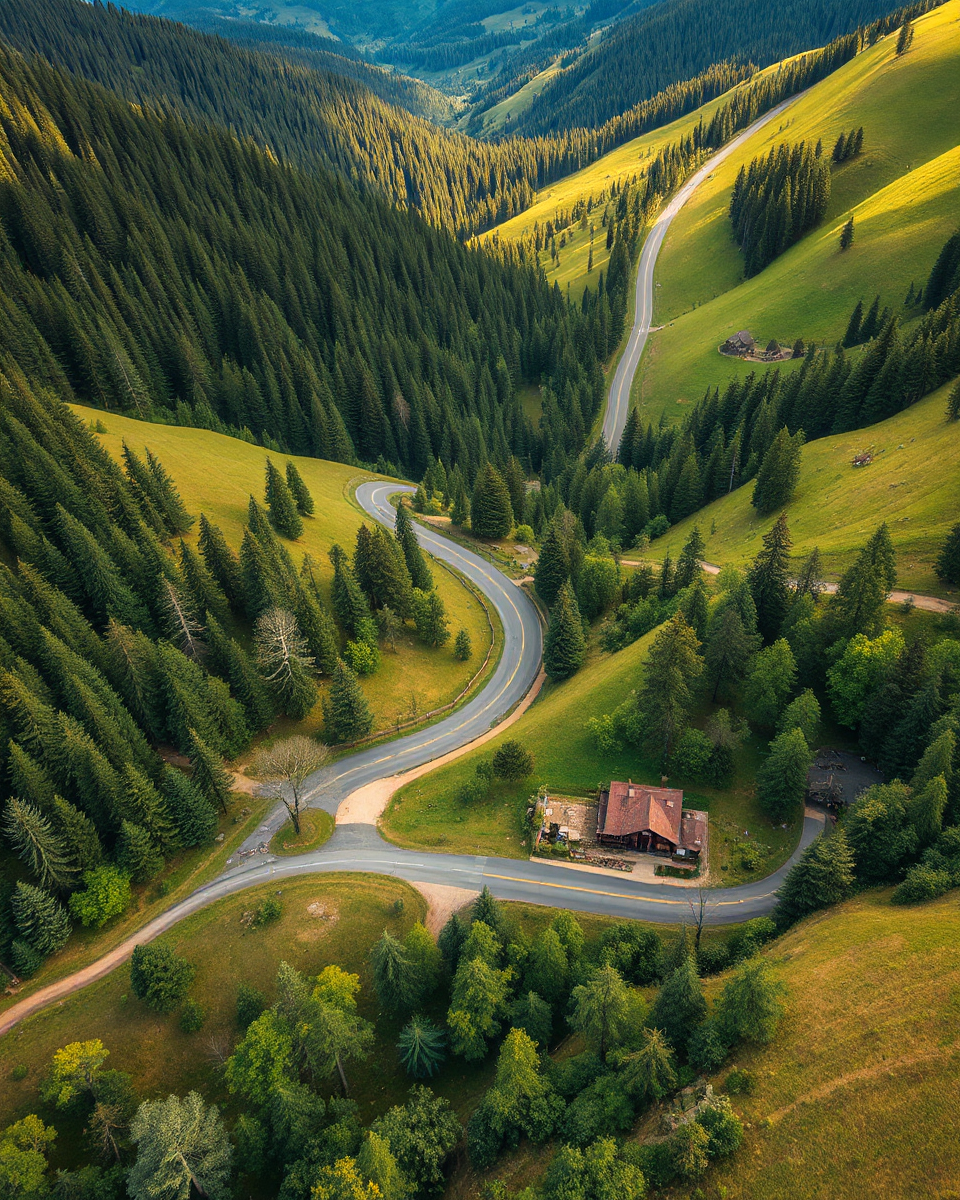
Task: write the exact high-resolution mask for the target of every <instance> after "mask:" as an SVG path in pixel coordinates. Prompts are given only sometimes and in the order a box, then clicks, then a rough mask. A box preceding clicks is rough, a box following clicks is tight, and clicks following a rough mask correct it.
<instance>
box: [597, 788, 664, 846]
mask: <svg viewBox="0 0 960 1200" xmlns="http://www.w3.org/2000/svg"><path fill="white" fill-rule="evenodd" d="M682 811H683V792H681V791H678V790H677V789H676V788H655V787H647V786H646V785H645V784H642V783H631V782H629V781H628V782H627V783H621V782H619V781H618V780H614V781H613V782H612V783H611V784H610V794H609V797H608V799H607V806H606V810H605V811H604V812H603V814H602V815H603V828H602V829H599V830H598V831H597V832H598V833H600V834H606V835H607V836H608V837H626V836H627V835H628V834H631V833H641V832H643V831H644V830H647V829H649V830H650V832H651V833H656V834H658V835H659V836H660V837H662V838H666V839H667V841H669V842H673V844H674V845H675V846H677V845H679V844H680V818H681V814H682Z"/></svg>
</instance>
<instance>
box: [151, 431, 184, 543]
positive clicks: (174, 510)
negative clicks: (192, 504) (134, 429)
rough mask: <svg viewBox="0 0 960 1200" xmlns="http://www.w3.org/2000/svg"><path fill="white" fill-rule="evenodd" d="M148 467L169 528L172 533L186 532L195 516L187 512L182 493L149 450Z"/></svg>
mask: <svg viewBox="0 0 960 1200" xmlns="http://www.w3.org/2000/svg"><path fill="white" fill-rule="evenodd" d="M146 454H147V467H148V468H149V471H150V474H151V476H152V477H153V483H154V487H155V488H156V494H157V495H158V496H159V498H160V507H161V510H162V512H163V515H164V517H165V519H166V523H167V528H168V529H169V530H170V532H171V533H174V534H176V533H186V532H187V530H188V529H190V528H191V527H192V525H193V517H191V516H190V514H189V513H188V512H187V510H186V508H185V507H184V503H183V501H182V500H181V498H180V493H179V492H178V491H177V489H176V486H175V484H174V482H173V480H172V479H171V478H170V476H169V475H168V474H167V472H166V470H165V469H164V467H163V464H162V463H161V462H160V460H159V459H158V458H157V457H156V456H155V455H154V454H152V453H151V452H150V451H149V450H147V452H146Z"/></svg>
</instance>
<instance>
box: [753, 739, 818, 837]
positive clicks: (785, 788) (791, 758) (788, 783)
mask: <svg viewBox="0 0 960 1200" xmlns="http://www.w3.org/2000/svg"><path fill="white" fill-rule="evenodd" d="M812 762H813V754H812V752H811V750H810V747H809V746H808V745H807V739H806V738H805V737H804V735H803V730H802V729H799V728H797V727H796V726H794V728H793V729H789V730H787V731H786V732H785V733H781V734H779V735H778V736H777V737H776V738H774V740H773V741H772V742H771V743H770V752H769V754H768V755H767V757H766V758H765V759H764V760H763V762H762V763H761V765H760V769H759V771H758V772H757V799H758V800H759V802H760V807H761V808H762V809H763V811H764V812H765V813H766V814H767V816H768V817H769V818H770V820H771V821H774V822H778V821H783V820H785V819H787V818H789V817H791V816H793V815H795V813H796V812H797V809H798V806H799V805H800V802H801V801H802V800H803V797H804V796H805V794H806V790H807V772H808V771H809V769H810V764H811V763H812Z"/></svg>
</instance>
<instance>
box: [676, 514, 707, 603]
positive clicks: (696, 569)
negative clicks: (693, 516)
mask: <svg viewBox="0 0 960 1200" xmlns="http://www.w3.org/2000/svg"><path fill="white" fill-rule="evenodd" d="M706 551H707V547H706V544H705V543H704V540H703V535H702V534H701V533H700V526H699V525H694V527H693V530H692V531H691V533H690V536H689V537H688V538H687V540H686V542H684V545H683V549H682V550H681V551H680V554H679V555H678V556H677V568H676V571H675V573H674V577H673V579H674V583H675V584H676V587H677V590H678V591H682V590H683V588H687V587H689V586H690V584H691V583H693V581H694V580H695V579H697V578H698V577H699V576H700V575H701V574H702V567H701V564H702V562H703V557H704V555H705V554H706Z"/></svg>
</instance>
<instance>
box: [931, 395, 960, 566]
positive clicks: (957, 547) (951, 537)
mask: <svg viewBox="0 0 960 1200" xmlns="http://www.w3.org/2000/svg"><path fill="white" fill-rule="evenodd" d="M955 390H956V391H957V393H958V395H960V383H958V384H957V387H956V389H955ZM933 569H934V571H936V573H937V576H938V578H940V579H942V580H943V582H944V583H951V584H954V585H956V584H960V522H958V523H957V524H956V525H954V527H953V528H952V529H951V530H950V532H949V533H948V534H947V538H946V541H945V542H944V543H943V545H942V546H941V548H940V553H939V554H938V555H937V561H936V562H935V563H934V564H933Z"/></svg>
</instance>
